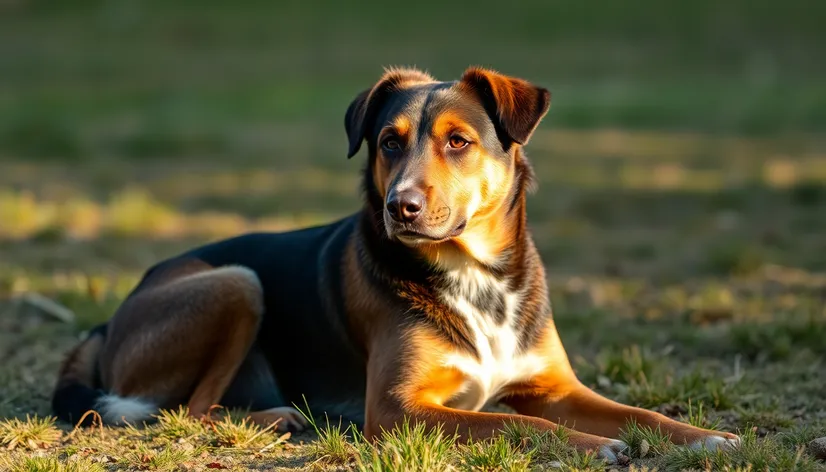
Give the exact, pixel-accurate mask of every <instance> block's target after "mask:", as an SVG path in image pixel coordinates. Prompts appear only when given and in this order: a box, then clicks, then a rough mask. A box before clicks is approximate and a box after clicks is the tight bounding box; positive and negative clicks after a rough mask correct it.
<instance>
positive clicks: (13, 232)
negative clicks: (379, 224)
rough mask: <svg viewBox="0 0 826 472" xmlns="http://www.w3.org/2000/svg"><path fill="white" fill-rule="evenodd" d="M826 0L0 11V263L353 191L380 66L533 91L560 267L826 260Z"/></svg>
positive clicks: (163, 243)
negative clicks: (541, 91) (355, 144)
mask: <svg viewBox="0 0 826 472" xmlns="http://www.w3.org/2000/svg"><path fill="white" fill-rule="evenodd" d="M824 17H826V3H823V2H815V1H797V0H793V1H785V2H771V3H769V2H752V1H740V0H734V1H725V2H723V1H711V0H698V1H691V2H661V1H654V0H637V1H628V2H614V1H595V2H574V1H549V0H543V1H526V2H500V1H488V0H484V1H478V2H467V3H465V4H462V3H460V2H431V1H419V2H411V3H405V4H392V3H386V2H378V1H373V0H369V1H365V2H359V3H358V5H356V4H352V5H345V4H344V2H337V1H315V2H275V1H267V2H264V1H261V2H217V1H177V2H164V1H133V0H112V1H81V0H75V1H72V2H34V1H24V0H6V1H4V2H2V3H0V264H2V266H0V268H2V269H3V270H4V271H6V273H11V272H15V273H18V272H21V271H23V272H27V271H35V272H37V271H41V272H43V271H45V272H46V273H49V272H51V271H60V270H67V271H73V270H81V271H92V272H95V271H139V270H140V269H142V268H143V267H145V266H146V265H147V264H149V263H151V262H153V261H155V260H157V259H158V258H160V257H164V256H167V255H170V254H172V253H174V252H176V251H178V250H180V249H182V248H184V247H187V246H189V245H191V244H194V243H196V242H201V241H205V240H210V239H214V238H218V237H223V236H227V235H230V234H235V233H237V232H241V231H247V230H252V229H259V228H268V229H269V228H275V229H283V228H288V227H294V226H296V225H301V224H310V223H315V222H322V221H326V220H329V219H331V218H334V217H338V216H342V215H345V214H347V213H349V212H351V211H354V210H355V209H356V208H357V207H358V205H359V195H358V191H357V188H356V187H357V181H358V175H357V174H358V170H359V169H360V167H361V166H362V165H363V164H362V162H363V158H364V156H359V157H357V158H355V159H354V160H352V161H349V162H348V161H347V160H346V159H345V145H346V143H345V135H344V131H343V126H342V121H343V114H344V111H345V109H346V107H347V105H348V104H349V102H350V100H351V99H352V98H353V97H354V96H355V95H356V94H357V93H358V92H359V91H361V90H363V89H365V88H366V87H368V86H369V85H371V84H372V83H373V82H374V81H375V80H376V79H377V78H378V77H379V76H380V74H381V73H382V68H383V67H384V66H388V65H416V66H419V67H421V68H424V69H427V70H428V71H430V72H431V73H432V74H434V75H435V76H437V77H439V78H442V79H445V80H449V79H455V78H457V77H459V76H460V75H461V73H462V71H463V70H464V68H465V67H467V66H468V65H472V64H475V65H483V66H488V67H492V68H495V69H498V70H500V71H502V72H505V73H508V74H511V75H516V76H520V77H524V78H527V79H530V80H532V81H535V82H536V83H539V84H542V85H544V86H546V87H548V88H549V89H551V91H552V93H553V104H552V107H551V111H550V113H549V115H548V117H547V119H546V120H545V122H544V123H543V124H542V125H541V127H540V129H539V131H538V132H537V134H536V135H535V138H534V139H533V141H532V143H531V145H530V146H529V148H528V149H529V155H530V156H531V158H532V160H533V161H534V164H535V166H536V168H537V171H538V174H539V177H540V184H541V185H540V191H539V193H538V194H537V195H535V196H534V197H533V198H532V200H531V206H530V211H531V221H532V223H533V227H534V231H535V234H536V236H537V240H538V244H539V246H540V248H541V250H542V252H543V254H544V255H545V257H546V261H547V263H548V265H549V266H550V268H551V269H552V270H558V271H560V272H563V273H589V274H592V273H596V274H604V273H608V274H633V275H642V276H653V275H656V276H669V277H671V278H682V277H685V276H688V275H692V274H698V273H699V274H707V273H712V274H731V273H748V272H750V271H754V270H757V269H759V268H760V267H763V266H765V265H766V264H770V263H775V264H785V265H792V266H796V267H803V268H806V269H812V270H817V269H823V267H824V264H826V237H824V235H826V216H824V213H826V191H824V182H826V154H824V153H826V145H825V143H826V137H824V136H823V135H822V134H820V132H821V131H822V130H823V129H824V125H826V80H824V79H826V61H823V60H822V57H821V56H822V54H823V52H824V51H826V47H824V46H826V28H823V24H822V20H823V18H824Z"/></svg>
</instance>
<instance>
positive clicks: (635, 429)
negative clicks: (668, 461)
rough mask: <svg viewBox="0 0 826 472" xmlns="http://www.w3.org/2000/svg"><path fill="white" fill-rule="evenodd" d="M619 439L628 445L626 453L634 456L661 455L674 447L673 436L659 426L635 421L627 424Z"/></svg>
mask: <svg viewBox="0 0 826 472" xmlns="http://www.w3.org/2000/svg"><path fill="white" fill-rule="evenodd" d="M619 439H621V440H622V441H623V442H624V443H625V444H627V445H628V450H627V451H625V453H626V454H627V455H629V456H631V457H633V458H645V457H655V456H661V455H663V454H665V453H667V452H668V451H669V450H671V448H672V447H673V445H672V443H671V438H670V437H669V436H668V435H667V434H664V433H663V432H662V431H661V430H660V428H659V427H657V428H651V427H648V426H641V425H639V424H637V423H636V422H635V421H634V422H630V423H628V424H627V425H626V426H625V428H624V429H623V430H622V432H621V433H620V437H619Z"/></svg>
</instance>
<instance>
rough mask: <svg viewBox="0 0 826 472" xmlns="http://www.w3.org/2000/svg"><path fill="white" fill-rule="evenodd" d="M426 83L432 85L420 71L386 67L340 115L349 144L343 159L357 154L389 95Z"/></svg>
mask: <svg viewBox="0 0 826 472" xmlns="http://www.w3.org/2000/svg"><path fill="white" fill-rule="evenodd" d="M427 82H433V77H431V76H429V75H428V74H426V73H424V72H422V71H419V70H416V69H405V68H390V69H386V70H385V72H384V75H383V76H382V77H381V79H379V81H378V82H376V85H374V86H373V88H371V89H369V90H365V91H364V92H361V93H360V94H358V96H357V97H356V98H355V100H353V102H352V103H350V106H349V107H347V113H346V114H345V115H344V129H345V130H347V138H348V139H349V141H350V149H349V150H348V151H347V158H348V159H349V158H351V157H353V156H355V155H356V153H357V152H358V151H359V149H360V148H361V142H362V140H364V139H365V138H366V137H367V131H368V130H369V129H370V128H372V127H373V125H374V124H375V120H376V114H377V113H378V111H379V109H380V108H381V105H382V104H383V103H384V101H385V100H386V99H387V97H388V96H389V95H390V94H391V93H393V92H394V91H396V90H400V89H402V88H404V87H406V86H408V85H412V84H415V83H427Z"/></svg>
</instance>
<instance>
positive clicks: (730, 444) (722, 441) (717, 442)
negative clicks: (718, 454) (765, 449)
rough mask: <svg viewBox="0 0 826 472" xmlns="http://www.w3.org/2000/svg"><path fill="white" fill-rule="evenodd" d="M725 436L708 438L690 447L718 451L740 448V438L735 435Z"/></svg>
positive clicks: (728, 434) (727, 434) (726, 434)
mask: <svg viewBox="0 0 826 472" xmlns="http://www.w3.org/2000/svg"><path fill="white" fill-rule="evenodd" d="M724 434H725V436H706V437H705V438H702V439H698V440H697V441H694V442H693V443H691V444H690V445H689V447H691V449H706V450H709V451H717V450H719V449H722V450H727V449H736V448H738V447H740V438H739V437H738V436H736V435H734V434H730V433H724Z"/></svg>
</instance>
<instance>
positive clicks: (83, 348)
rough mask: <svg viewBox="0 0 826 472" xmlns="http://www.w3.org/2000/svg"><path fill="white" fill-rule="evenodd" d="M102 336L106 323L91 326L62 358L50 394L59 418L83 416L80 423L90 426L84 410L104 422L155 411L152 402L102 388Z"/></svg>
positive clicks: (128, 419) (143, 416) (74, 420)
mask: <svg viewBox="0 0 826 472" xmlns="http://www.w3.org/2000/svg"><path fill="white" fill-rule="evenodd" d="M105 340H106V325H105V324H102V325H99V326H97V327H95V328H94V329H92V330H91V331H90V332H89V336H88V337H87V338H86V340H84V341H83V342H81V343H80V344H79V345H78V346H76V347H75V348H74V349H73V350H72V351H71V352H69V355H68V356H66V360H64V361H63V365H62V366H61V367H60V373H59V374H58V378H57V386H56V387H55V392H54V395H53V397H52V410H53V411H54V414H55V416H57V418H58V419H60V420H62V421H66V422H69V423H72V424H76V423H77V422H78V421H80V419H81V418H83V423H81V424H82V425H83V426H89V425H91V424H92V423H93V422H94V417H93V415H86V413H87V412H89V411H90V410H95V411H97V412H98V413H100V416H101V418H102V419H103V422H104V423H108V424H122V423H124V422H129V423H132V422H140V421H143V420H147V419H150V418H151V416H152V414H153V413H155V411H156V407H155V405H152V404H150V403H148V402H146V401H144V400H141V399H137V398H122V397H119V396H117V395H112V394H109V393H107V392H106V391H105V390H103V389H102V388H101V387H102V385H101V381H100V372H99V370H98V357H99V355H100V351H101V349H103V343H104V341H105ZM84 415H86V417H85V418H84Z"/></svg>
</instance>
